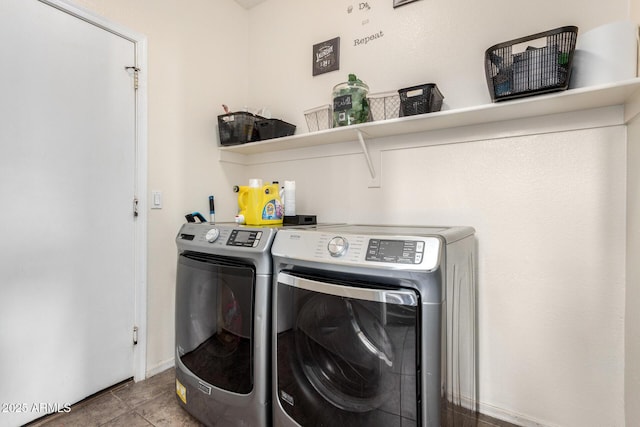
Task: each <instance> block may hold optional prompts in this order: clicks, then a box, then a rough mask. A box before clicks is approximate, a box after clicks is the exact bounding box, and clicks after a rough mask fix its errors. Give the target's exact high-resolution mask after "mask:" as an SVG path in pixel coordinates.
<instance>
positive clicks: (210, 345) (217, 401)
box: [175, 223, 277, 427]
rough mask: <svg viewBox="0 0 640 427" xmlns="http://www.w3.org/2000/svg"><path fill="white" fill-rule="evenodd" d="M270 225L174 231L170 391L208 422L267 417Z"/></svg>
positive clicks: (255, 423) (246, 422)
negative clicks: (173, 373) (172, 385)
mask: <svg viewBox="0 0 640 427" xmlns="http://www.w3.org/2000/svg"><path fill="white" fill-rule="evenodd" d="M276 231H277V228H276V227H249V226H239V225H237V224H233V223H227V224H215V225H213V224H209V223H188V224H184V225H183V226H182V228H181V229H180V231H179V233H178V236H177V238H176V244H177V246H178V253H179V256H178V268H177V280H176V313H175V316H176V319H175V325H176V336H175V338H176V352H175V360H176V362H175V365H176V393H177V396H178V401H179V402H180V403H181V405H182V406H183V407H185V409H186V410H187V411H188V412H190V413H191V414H192V415H194V416H195V417H196V418H198V419H199V420H200V421H201V422H202V423H204V424H205V425H207V426H237V427H240V426H246V427H259V426H267V425H270V423H271V399H270V396H271V392H270V363H269V360H270V342H269V339H270V338H269V336H270V321H271V286H272V262H271V252H270V249H271V244H272V242H273V239H274V236H275V235H276Z"/></svg>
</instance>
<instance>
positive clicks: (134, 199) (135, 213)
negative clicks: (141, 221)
mask: <svg viewBox="0 0 640 427" xmlns="http://www.w3.org/2000/svg"><path fill="white" fill-rule="evenodd" d="M133 216H134V217H136V216H138V198H137V197H134V198H133Z"/></svg>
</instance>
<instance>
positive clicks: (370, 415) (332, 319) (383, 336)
mask: <svg viewBox="0 0 640 427" xmlns="http://www.w3.org/2000/svg"><path fill="white" fill-rule="evenodd" d="M276 309H277V314H276V325H274V326H275V327H276V328H277V336H276V355H275V357H276V358H277V361H276V366H277V373H276V377H277V380H276V381H277V384H276V392H277V400H278V402H279V405H280V407H281V408H282V409H283V410H284V411H285V412H286V413H287V414H288V415H289V416H290V417H291V418H292V419H293V420H294V421H295V422H296V423H297V424H299V425H301V426H327V425H339V426H341V427H348V426H365V425H366V426H371V427H376V426H380V427H382V426H384V427H388V426H395V425H398V426H400V425H407V424H409V425H415V424H416V420H418V419H419V414H418V412H419V405H418V400H419V393H418V390H419V387H420V384H419V375H418V371H419V364H418V360H419V351H420V349H419V347H418V346H416V343H419V342H420V339H419V327H418V325H419V297H418V294H417V293H416V291H415V290H412V289H405V288H401V287H398V288H393V287H390V286H389V285H388V284H387V285H377V284H375V283H367V282H362V281H356V280H353V281H344V280H341V279H340V280H336V279H327V278H320V277H318V276H310V275H302V274H299V273H294V272H286V271H285V272H280V273H279V274H278V276H277V307H276ZM274 400H275V396H274Z"/></svg>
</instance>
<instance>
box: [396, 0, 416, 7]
mask: <svg viewBox="0 0 640 427" xmlns="http://www.w3.org/2000/svg"><path fill="white" fill-rule="evenodd" d="M414 1H417V0H393V7H399V6H404V5H405V4H408V3H412V2H414Z"/></svg>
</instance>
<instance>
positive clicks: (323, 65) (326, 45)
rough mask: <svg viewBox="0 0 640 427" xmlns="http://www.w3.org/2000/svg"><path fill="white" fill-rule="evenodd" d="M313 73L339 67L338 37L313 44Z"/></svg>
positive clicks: (326, 71) (316, 73)
mask: <svg viewBox="0 0 640 427" xmlns="http://www.w3.org/2000/svg"><path fill="white" fill-rule="evenodd" d="M312 69H313V75H314V76H317V75H318V74H323V73H328V72H329V71H336V70H339V69H340V37H336V38H335V39H331V40H327V41H325V42H322V43H318V44H314V45H313V65H312Z"/></svg>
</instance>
